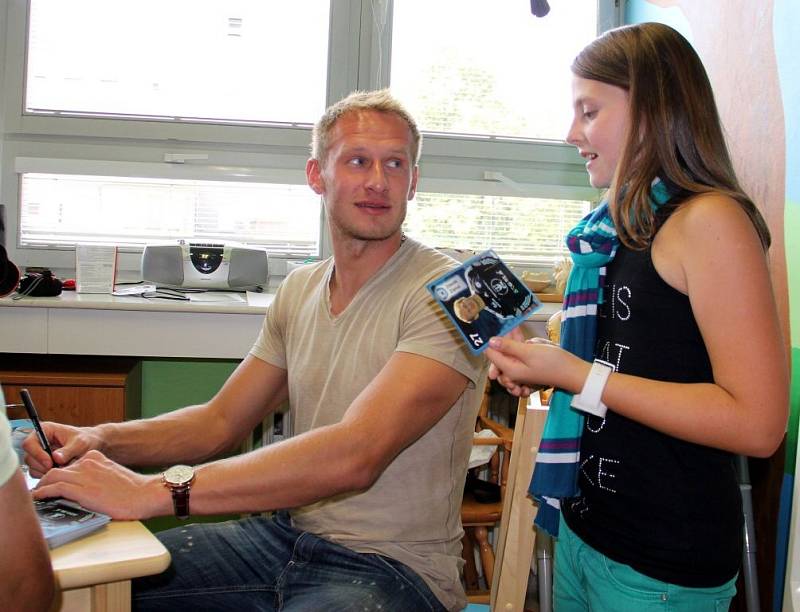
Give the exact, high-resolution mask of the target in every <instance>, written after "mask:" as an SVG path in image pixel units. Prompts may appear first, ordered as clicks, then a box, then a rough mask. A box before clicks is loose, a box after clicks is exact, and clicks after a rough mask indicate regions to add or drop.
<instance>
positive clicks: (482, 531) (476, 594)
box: [461, 381, 514, 603]
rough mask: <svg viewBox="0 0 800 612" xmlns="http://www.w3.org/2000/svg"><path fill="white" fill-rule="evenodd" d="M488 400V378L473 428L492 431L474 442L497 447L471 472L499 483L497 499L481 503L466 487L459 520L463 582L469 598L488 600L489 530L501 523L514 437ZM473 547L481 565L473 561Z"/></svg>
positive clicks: (491, 558) (492, 560)
mask: <svg viewBox="0 0 800 612" xmlns="http://www.w3.org/2000/svg"><path fill="white" fill-rule="evenodd" d="M490 400H491V382H490V381H487V383H486V387H485V389H484V394H483V401H482V402H481V407H480V410H479V411H478V418H477V420H476V424H475V431H476V432H478V431H482V430H485V429H488V430H490V431H491V432H492V433H493V434H494V435H493V436H488V437H476V438H475V439H474V442H473V444H475V445H491V446H495V447H496V450H495V452H494V453H493V454H492V457H491V459H490V461H489V463H488V466H481V467H478V468H474V469H473V472H479V471H485V472H487V475H486V476H485V477H484V478H483V479H482V481H484V482H488V483H491V484H493V485H496V486H499V488H500V499H499V500H497V501H493V502H489V503H482V502H481V501H479V500H478V499H476V495H475V492H474V491H472V490H470V489H469V488H468V489H467V490H465V492H464V500H463V501H462V503H461V523H462V525H463V527H464V537H463V539H462V544H463V549H462V555H463V558H464V562H465V566H464V582H465V587H466V590H467V596H468V598H469V600H470V601H472V602H478V603H488V602H489V590H490V587H491V584H492V579H493V577H494V563H495V554H494V550H493V548H492V545H491V544H490V542H489V534H490V533H491V531H492V530H493V529H494V528H495V527H497V526H498V525H499V524H500V520H501V518H502V515H503V499H504V497H505V489H506V481H507V477H508V471H509V465H510V460H511V447H512V445H513V437H514V431H513V430H512V429H510V428H509V427H506V426H504V425H501V424H500V423H498V422H496V421H494V420H493V419H491V418H490V417H489V414H488V413H489V404H490ZM476 550H477V552H478V559H479V563H480V567H478V565H477V564H476V561H475V552H476ZM481 576H482V577H483V579H484V584H483V585H482V584H481Z"/></svg>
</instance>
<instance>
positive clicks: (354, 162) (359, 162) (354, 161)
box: [347, 157, 364, 166]
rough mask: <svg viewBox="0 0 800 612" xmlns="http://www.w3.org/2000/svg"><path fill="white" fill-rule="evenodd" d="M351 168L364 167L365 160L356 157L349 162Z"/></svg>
mask: <svg viewBox="0 0 800 612" xmlns="http://www.w3.org/2000/svg"><path fill="white" fill-rule="evenodd" d="M347 163H348V164H350V165H351V166H363V165H364V158H363V157H354V158H352V159H351V160H350V161H349V162H347Z"/></svg>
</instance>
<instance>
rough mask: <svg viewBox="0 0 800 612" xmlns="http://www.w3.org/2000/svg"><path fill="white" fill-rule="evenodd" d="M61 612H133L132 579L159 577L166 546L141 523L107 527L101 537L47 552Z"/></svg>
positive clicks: (166, 556)
mask: <svg viewBox="0 0 800 612" xmlns="http://www.w3.org/2000/svg"><path fill="white" fill-rule="evenodd" d="M50 558H51V560H52V562H53V571H54V572H55V575H56V582H57V584H58V588H59V590H60V591H61V593H60V602H59V605H58V606H57V607H56V609H57V610H60V611H61V612H86V611H92V612H112V611H126V612H127V611H128V610H130V609H131V579H132V578H138V577H139V576H149V575H151V574H158V573H160V572H163V571H164V570H165V569H167V567H168V566H169V564H170V560H171V559H170V554H169V552H168V551H167V549H166V548H164V545H163V544H161V542H159V540H158V539H157V538H156V537H155V536H154V535H153V534H152V533H150V531H149V530H148V529H147V528H146V527H145V526H144V525H142V523H140V522H139V521H111V523H109V524H108V525H106V526H105V527H103V528H102V529H100V530H99V531H97V532H95V533H93V534H91V535H89V536H86V537H84V538H80V539H78V540H75V541H73V542H70V543H69V544H65V545H63V546H59V547H58V548H55V549H53V550H51V551H50Z"/></svg>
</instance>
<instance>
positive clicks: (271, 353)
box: [250, 279, 290, 370]
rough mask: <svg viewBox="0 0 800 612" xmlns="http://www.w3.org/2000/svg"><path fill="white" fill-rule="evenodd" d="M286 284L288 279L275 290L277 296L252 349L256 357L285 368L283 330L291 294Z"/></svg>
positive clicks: (252, 353)
mask: <svg viewBox="0 0 800 612" xmlns="http://www.w3.org/2000/svg"><path fill="white" fill-rule="evenodd" d="M287 280H288V279H287ZM285 286H286V281H284V282H283V283H281V285H280V286H279V287H278V289H277V291H276V292H275V298H274V299H273V300H272V303H271V304H270V305H269V307H268V308H267V312H266V314H265V315H264V322H263V324H262V325H261V331H260V332H259V333H258V338H256V341H255V344H253V348H251V349H250V354H251V355H253V356H254V357H257V358H258V359H261V360H262V361H266V362H267V363H270V364H272V365H274V366H276V367H279V368H282V369H284V370H285V369H286V367H287V365H286V364H287V361H286V343H285V342H284V337H283V330H285V329H286V325H285V320H284V313H285V312H286V304H285V301H286V300H287V299H288V297H289V295H290V292H288V291H287V290H286V289H285Z"/></svg>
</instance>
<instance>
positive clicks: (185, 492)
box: [170, 487, 189, 519]
mask: <svg viewBox="0 0 800 612" xmlns="http://www.w3.org/2000/svg"><path fill="white" fill-rule="evenodd" d="M170 489H171V490H172V504H173V506H174V507H175V516H176V517H177V518H179V519H187V518H189V487H170Z"/></svg>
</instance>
